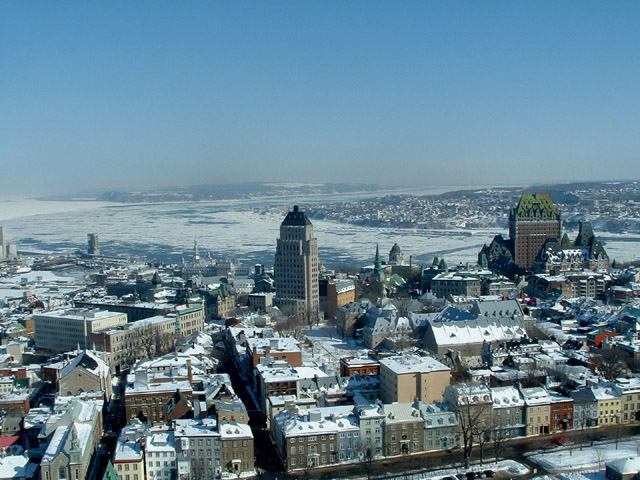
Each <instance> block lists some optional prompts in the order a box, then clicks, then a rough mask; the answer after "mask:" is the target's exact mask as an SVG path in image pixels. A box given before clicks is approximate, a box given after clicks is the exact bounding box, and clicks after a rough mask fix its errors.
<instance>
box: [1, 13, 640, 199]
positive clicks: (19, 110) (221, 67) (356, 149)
mask: <svg viewBox="0 0 640 480" xmlns="http://www.w3.org/2000/svg"><path fill="white" fill-rule="evenodd" d="M639 18H640V2H637V1H616V2H605V1H602V2H591V1H577V2H569V1H567V2H556V1H553V2H552V1H531V2H512V1H486V2H477V1H473V2H450V1H441V2H428V1H419V2H418V1H416V2H375V1H362V2H358V1H354V2H325V1H323V2H294V1H287V2H284V1H283V2H231V1H229V2H168V1H167V2H162V1H156V2H124V1H121V2H85V1H82V2H80V1H78V2H2V3H1V4H0V92H2V93H1V95H2V97H1V101H0V110H1V111H2V113H1V114H0V187H1V188H2V189H3V190H4V192H5V193H19V192H26V193H30V194H31V193H57V192H65V191H71V192H75V191H79V190H92V189H117V188H123V189H131V188H149V187H153V186H162V185H173V184H182V185H185V184H200V183H219V182H239V181H283V180H287V181H310V182H315V181H317V182H325V181H358V182H377V183H384V184H401V183H402V182H404V183H405V184H406V185H430V184H459V185H479V184H484V183H496V184H512V183H513V184H515V183H527V182H534V183H535V182H546V181H554V180H558V181H569V180H601V179H638V178H640V158H639V157H640V155H639V153H640V93H639V92H640V88H639V86H640V22H639V21H638V19H639Z"/></svg>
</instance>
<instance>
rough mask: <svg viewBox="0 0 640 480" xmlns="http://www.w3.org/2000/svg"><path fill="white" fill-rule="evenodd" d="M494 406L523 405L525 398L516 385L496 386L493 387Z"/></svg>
mask: <svg viewBox="0 0 640 480" xmlns="http://www.w3.org/2000/svg"><path fill="white" fill-rule="evenodd" d="M491 398H492V399H493V407H494V408H508V407H522V406H524V399H523V398H522V396H521V395H520V392H519V391H518V389H517V388H515V387H496V388H492V389H491Z"/></svg>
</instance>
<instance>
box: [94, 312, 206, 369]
mask: <svg viewBox="0 0 640 480" xmlns="http://www.w3.org/2000/svg"><path fill="white" fill-rule="evenodd" d="M203 329H204V310H203V307H202V306H199V307H198V308H195V309H193V307H192V308H190V309H189V310H187V311H185V312H183V313H179V311H177V312H176V313H171V314H169V315H167V316H160V315H158V316H155V317H151V318H145V319H143V320H138V321H137V322H132V323H127V324H126V325H123V326H121V327H120V328H118V329H113V330H108V331H104V332H97V333H94V334H92V335H91V344H92V345H95V346H96V348H98V349H99V350H102V351H104V352H107V353H109V354H110V358H109V364H110V366H111V370H112V371H120V370H122V369H124V368H128V367H129V366H130V365H131V364H133V363H134V362H135V361H136V360H139V359H141V358H145V357H149V358H151V357H154V356H157V355H163V354H165V353H167V352H168V351H172V350H173V348H174V344H175V340H176V337H177V336H178V335H182V336H185V337H188V336H190V335H193V334H194V333H196V332H200V331H202V330H203Z"/></svg>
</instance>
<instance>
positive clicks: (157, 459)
mask: <svg viewBox="0 0 640 480" xmlns="http://www.w3.org/2000/svg"><path fill="white" fill-rule="evenodd" d="M145 470H146V472H147V477H146V478H147V479H148V480H174V479H175V478H177V473H178V466H177V459H176V445H175V439H174V435H173V431H172V430H154V431H152V432H150V434H149V435H147V438H146V440H145Z"/></svg>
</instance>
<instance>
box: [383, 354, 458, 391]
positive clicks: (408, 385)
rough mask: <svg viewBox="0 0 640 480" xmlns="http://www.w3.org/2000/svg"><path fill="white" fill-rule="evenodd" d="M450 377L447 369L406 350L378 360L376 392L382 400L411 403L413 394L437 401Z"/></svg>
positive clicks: (432, 360) (426, 357)
mask: <svg viewBox="0 0 640 480" xmlns="http://www.w3.org/2000/svg"><path fill="white" fill-rule="evenodd" d="M450 381H451V369H450V368H449V367H447V366H446V365H444V364H442V363H440V362H438V361H437V360H435V359H434V358H431V357H428V356H420V355H418V354H416V353H406V354H403V355H396V356H392V357H386V358H383V359H381V360H380V392H381V399H382V402H383V403H393V402H400V403H411V402H413V401H414V400H415V399H416V398H417V399H418V400H422V401H423V402H427V403H431V402H435V401H441V400H442V398H443V397H442V395H443V393H444V389H445V388H446V387H447V386H448V385H449V383H450Z"/></svg>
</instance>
